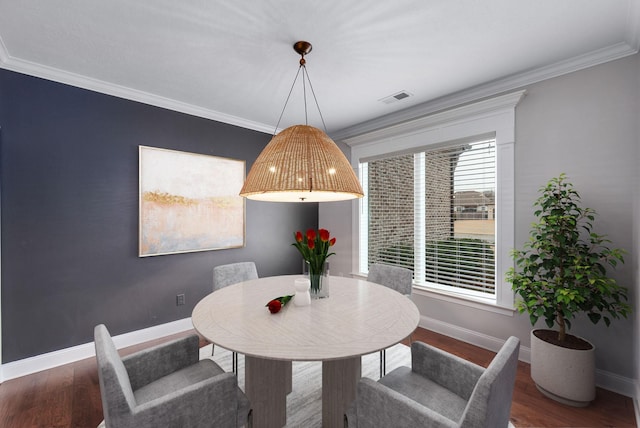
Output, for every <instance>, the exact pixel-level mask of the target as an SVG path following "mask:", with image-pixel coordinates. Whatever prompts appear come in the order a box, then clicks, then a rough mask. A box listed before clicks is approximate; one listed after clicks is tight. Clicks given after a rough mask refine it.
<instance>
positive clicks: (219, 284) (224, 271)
mask: <svg viewBox="0 0 640 428" xmlns="http://www.w3.org/2000/svg"><path fill="white" fill-rule="evenodd" d="M251 279H258V270H257V269H256V264H255V263H254V262H238V263H230V264H227V265H220V266H216V267H214V268H213V291H216V290H220V289H221V288H224V287H227V286H229V285H232V284H237V283H239V282H242V281H249V280H251ZM214 348H215V346H212V347H211V355H213V351H214ZM231 366H232V370H233V372H234V373H235V374H236V375H237V374H238V354H237V353H235V352H233V353H232V354H231Z"/></svg>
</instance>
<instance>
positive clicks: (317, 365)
mask: <svg viewBox="0 0 640 428" xmlns="http://www.w3.org/2000/svg"><path fill="white" fill-rule="evenodd" d="M211 346H212V345H208V346H205V347H203V348H201V349H200V358H213V360H214V361H215V362H216V363H218V364H219V365H220V367H222V368H223V369H224V370H225V371H228V372H231V368H232V367H231V352H229V351H227V350H226V349H222V348H220V347H219V346H216V347H215V352H214V355H213V357H211ZM386 354H387V357H386V362H387V364H386V366H387V373H388V372H390V371H391V370H393V369H395V368H396V367H400V366H409V367H410V366H411V349H410V348H409V347H408V346H405V345H403V344H398V345H395V346H393V347H391V348H389V349H387V352H386ZM238 367H239V369H238V385H239V386H240V388H242V389H244V356H242V355H238ZM362 376H363V377H369V378H371V379H374V380H378V379H379V378H380V353H378V352H376V353H374V354H368V355H364V356H363V357H362ZM321 388H322V363H321V362H315V361H314V362H295V361H294V362H293V391H292V392H291V394H289V395H288V396H287V425H286V426H287V427H288V428H301V427H304V428H321V427H322V400H321V394H322V390H321ZM294 409H295V410H294ZM509 427H510V428H514V427H513V425H512V424H509Z"/></svg>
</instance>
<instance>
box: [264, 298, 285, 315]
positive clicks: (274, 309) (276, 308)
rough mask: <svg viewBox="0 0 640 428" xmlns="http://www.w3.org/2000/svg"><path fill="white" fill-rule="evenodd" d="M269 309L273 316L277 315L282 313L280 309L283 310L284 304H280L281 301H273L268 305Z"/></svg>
mask: <svg viewBox="0 0 640 428" xmlns="http://www.w3.org/2000/svg"><path fill="white" fill-rule="evenodd" d="M267 307H268V308H269V312H271V313H272V314H276V313H278V312H280V309H282V303H280V300H278V299H273V300H272V301H270V302H269V303H267Z"/></svg>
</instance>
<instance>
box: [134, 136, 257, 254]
mask: <svg viewBox="0 0 640 428" xmlns="http://www.w3.org/2000/svg"><path fill="white" fill-rule="evenodd" d="M139 168H140V169H139V175H140V177H139V239H138V241H139V248H138V256H139V257H148V256H158V255H165V254H179V253H190V252H196V251H210V250H221V249H226V248H240V247H244V246H245V200H244V198H242V197H241V196H239V193H240V189H241V188H242V185H243V183H244V179H245V161H243V160H236V159H230V158H223V157H217V156H210V155H203V154H197V153H188V152H181V151H177V150H169V149H161V148H156V147H147V146H139Z"/></svg>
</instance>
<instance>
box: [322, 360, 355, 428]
mask: <svg viewBox="0 0 640 428" xmlns="http://www.w3.org/2000/svg"><path fill="white" fill-rule="evenodd" d="M361 375H362V364H361V359H360V356H357V357H353V358H345V359H341V360H330V361H323V362H322V427H323V428H334V427H336V428H338V427H344V414H345V413H346V411H347V408H348V407H349V405H350V404H351V403H352V402H353V400H355V399H356V389H357V386H358V380H359V379H360V377H361Z"/></svg>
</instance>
